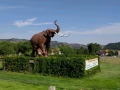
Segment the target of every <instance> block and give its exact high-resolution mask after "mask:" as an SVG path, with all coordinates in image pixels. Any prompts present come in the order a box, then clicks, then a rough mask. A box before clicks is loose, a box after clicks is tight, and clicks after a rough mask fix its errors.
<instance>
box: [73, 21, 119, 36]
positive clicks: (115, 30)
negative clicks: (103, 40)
mask: <svg viewBox="0 0 120 90" xmlns="http://www.w3.org/2000/svg"><path fill="white" fill-rule="evenodd" d="M72 33H75V34H120V23H110V24H109V25H108V26H104V27H101V28H97V29H95V30H87V31H81V32H80V31H73V32H72Z"/></svg>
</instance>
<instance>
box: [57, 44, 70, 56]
mask: <svg viewBox="0 0 120 90" xmlns="http://www.w3.org/2000/svg"><path fill="white" fill-rule="evenodd" d="M59 48H60V51H61V53H63V54H65V55H68V54H72V48H71V47H70V46H68V45H61V46H59Z"/></svg>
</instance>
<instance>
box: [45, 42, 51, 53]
mask: <svg viewBox="0 0 120 90" xmlns="http://www.w3.org/2000/svg"><path fill="white" fill-rule="evenodd" d="M49 48H50V43H49V44H47V45H46V48H45V52H46V55H48V50H49Z"/></svg>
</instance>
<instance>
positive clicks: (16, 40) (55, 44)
mask: <svg viewBox="0 0 120 90" xmlns="http://www.w3.org/2000/svg"><path fill="white" fill-rule="evenodd" d="M0 41H9V42H24V41H28V40H27V39H17V38H11V39H0ZM50 45H51V47H52V48H54V47H57V46H60V45H69V46H70V47H72V48H80V47H84V48H87V46H86V45H83V44H77V43H72V44H70V43H67V42H58V41H51V43H50Z"/></svg>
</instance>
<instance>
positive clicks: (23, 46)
mask: <svg viewBox="0 0 120 90" xmlns="http://www.w3.org/2000/svg"><path fill="white" fill-rule="evenodd" d="M87 47H88V48H84V47H79V48H72V47H70V46H69V45H60V46H56V47H55V48H50V49H49V54H51V52H52V51H54V54H60V53H61V54H64V55H68V54H92V55H95V53H96V51H98V50H100V49H101V46H100V45H99V44H97V43H90V44H88V45H87ZM31 52H32V47H31V44H30V42H29V41H24V42H9V41H1V42H0V55H1V56H3V55H18V54H20V53H21V54H23V55H28V56H30V55H31Z"/></svg>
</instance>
